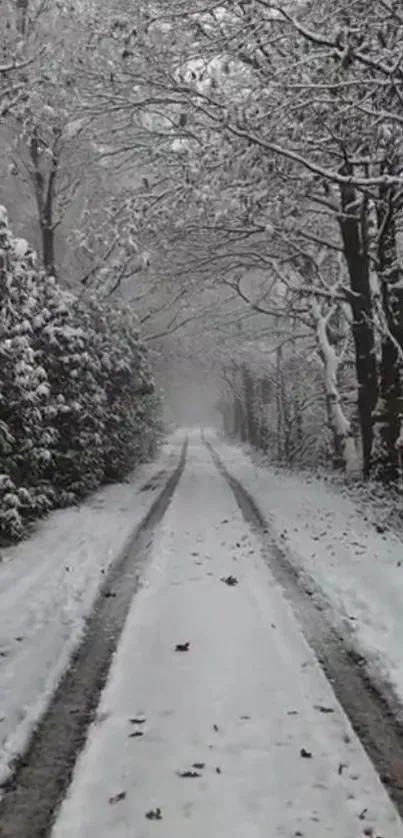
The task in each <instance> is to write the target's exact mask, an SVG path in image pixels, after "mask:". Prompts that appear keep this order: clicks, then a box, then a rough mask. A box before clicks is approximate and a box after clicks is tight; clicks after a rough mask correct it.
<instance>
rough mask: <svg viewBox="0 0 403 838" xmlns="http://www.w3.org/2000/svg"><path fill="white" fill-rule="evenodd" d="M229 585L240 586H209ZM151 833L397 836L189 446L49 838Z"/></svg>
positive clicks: (219, 487)
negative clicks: (231, 581)
mask: <svg viewBox="0 0 403 838" xmlns="http://www.w3.org/2000/svg"><path fill="white" fill-rule="evenodd" d="M229 574H233V575H234V576H236V577H237V579H238V580H239V583H238V584H237V585H234V586H233V587H231V586H228V585H227V584H224V583H223V582H222V581H221V578H222V577H224V576H225V577H227V576H228V575H229ZM185 643H189V644H190V646H189V650H188V651H175V647H176V644H185ZM325 710H328V711H329V710H330V711H333V712H325ZM138 734H142V735H138ZM187 771H196V772H197V774H199V775H200V776H196V777H182V776H180V774H181V773H182V772H187ZM159 810H160V812H159ZM154 835H158V836H159V838H181V836H192V838H206V836H211V838H263V837H264V838H269V836H270V837H271V836H273V837H274V836H287V838H288V836H306V837H307V838H324V836H327V835H334V836H337V838H356V836H357V838H358V836H362V835H373V836H374V837H375V836H382V838H398V836H399V838H403V826H402V823H401V821H400V820H399V818H398V817H397V815H396V813H395V810H394V808H393V807H392V804H391V803H390V802H389V800H388V798H387V796H386V793H385V791H384V789H383V787H382V785H381V783H380V781H379V779H378V777H377V775H376V773H375V771H374V769H373V767H372V766H371V764H370V763H369V761H368V758H367V757H366V755H365V753H364V751H363V749H362V747H361V745H360V744H359V742H358V740H357V739H356V737H355V736H354V734H353V733H352V730H351V727H350V725H349V722H348V721H347V719H346V717H345V715H344V713H343V712H342V710H341V709H340V707H339V706H338V705H337V703H336V700H335V697H334V695H333V692H332V690H331V687H330V686H329V684H328V682H327V681H326V679H325V677H324V675H323V674H322V672H321V670H320V667H319V665H318V664H317V662H316V661H315V658H314V656H313V654H312V653H311V651H310V649H309V648H308V646H307V644H306V642H305V640H304V638H303V637H302V634H301V631H300V629H299V626H298V625H297V623H296V620H295V618H294V616H293V614H292V612H291V610H290V607H289V605H288V604H287V603H286V602H285V600H284V598H283V595H282V593H281V591H280V589H279V588H278V587H277V586H276V584H275V582H274V580H273V578H272V576H271V574H270V571H269V570H268V568H267V567H266V566H265V564H264V561H263V558H262V556H261V553H260V548H259V543H258V541H257V539H256V538H255V536H254V535H253V534H252V533H251V531H250V530H249V528H248V526H247V525H246V524H245V523H244V522H243V520H242V518H241V513H240V512H239V510H238V507H237V506H236V503H235V500H234V499H233V496H232V494H231V491H230V489H229V488H228V486H227V485H226V483H225V481H224V479H223V478H222V477H221V476H220V475H219V473H218V472H217V470H216V468H215V466H214V465H213V463H212V460H211V457H210V454H209V452H208V450H207V449H206V447H204V446H203V445H202V443H201V442H200V441H196V440H194V439H193V440H191V444H190V446H189V451H188V462H187V466H186V469H185V473H184V475H183V477H182V480H181V482H180V484H179V486H178V488H177V490H176V494H175V496H174V499H173V501H172V504H171V506H170V508H169V510H168V512H167V514H166V516H165V519H164V521H163V523H162V525H161V526H160V529H159V531H158V533H157V535H156V537H155V540H154V547H153V551H152V558H151V561H150V565H149V567H148V571H147V575H146V579H145V580H144V585H143V587H142V590H141V591H140V593H139V594H138V596H137V597H136V598H135V600H134V602H133V604H132V608H131V611H130V613H129V617H128V620H127V623H126V626H125V629H124V632H123V635H122V638H121V643H120V645H119V648H118V651H117V653H116V655H115V659H114V662H113V665H112V668H111V672H110V676H109V681H108V683H107V686H106V688H105V691H104V693H103V696H102V699H101V703H100V706H99V709H98V714H97V718H96V720H95V722H94V724H93V726H92V727H91V729H90V732H89V737H88V741H87V745H86V747H85V749H84V751H83V753H82V755H81V757H80V758H79V760H78V763H77V766H76V770H75V773H74V777H73V782H72V785H71V788H70V791H69V794H68V796H67V798H66V800H65V802H64V804H63V806H62V808H61V811H60V813H59V816H58V819H57V822H56V824H55V826H54V830H53V833H52V838H71V836H74V838H84V836H85V838H103V837H104V838H106V837H107V836H108V838H129V836H130V838H150V836H154Z"/></svg>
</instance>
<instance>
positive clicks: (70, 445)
mask: <svg viewBox="0 0 403 838" xmlns="http://www.w3.org/2000/svg"><path fill="white" fill-rule="evenodd" d="M157 412H158V398H157V396H156V395H155V394H154V384H153V379H152V375H151V370H150V366H149V363H148V360H147V355H146V351H145V348H144V346H143V344H142V342H141V340H140V338H139V335H138V332H137V329H136V323H135V319H134V315H133V313H132V312H131V311H130V310H129V309H126V308H124V307H120V308H119V309H113V308H111V307H110V306H109V307H108V308H107V307H106V306H105V307H102V306H101V305H99V304H95V303H88V302H87V303H85V304H84V303H83V302H81V301H79V300H78V299H77V298H75V297H74V296H73V295H72V294H68V293H66V292H65V291H63V290H62V289H61V288H60V287H59V286H58V284H57V283H56V281H55V280H54V279H53V278H52V277H49V276H48V275H47V274H46V273H45V272H44V271H42V270H40V269H38V268H37V267H36V259H35V254H34V253H33V251H32V250H31V249H30V248H29V246H28V245H27V244H26V243H24V242H22V241H21V239H14V238H13V236H12V234H11V231H10V229H9V226H8V220H7V213H6V211H5V210H4V208H1V210H0V536H1V537H3V538H6V539H8V538H18V537H20V536H21V535H23V534H24V532H25V530H26V527H27V524H28V523H29V522H30V521H31V520H32V519H34V518H36V517H38V516H39V515H41V514H43V513H45V512H46V511H48V510H49V509H51V508H52V507H55V506H60V505H65V504H67V503H72V502H74V501H76V500H77V499H79V498H81V497H83V496H85V495H86V494H87V493H88V492H90V491H92V490H94V489H95V488H96V487H97V486H99V485H100V484H102V483H103V482H105V481H110V480H118V479H120V478H121V477H122V476H124V475H125V474H126V473H127V472H128V471H130V470H131V469H132V468H133V467H134V466H135V465H136V463H138V462H139V461H141V460H142V459H144V458H145V457H147V456H148V454H149V453H150V450H151V449H152V447H153V445H154V441H155V439H156V438H157V436H158V421H157V419H156V418H155V416H156V414H157Z"/></svg>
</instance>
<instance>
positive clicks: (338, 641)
mask: <svg viewBox="0 0 403 838" xmlns="http://www.w3.org/2000/svg"><path fill="white" fill-rule="evenodd" d="M203 441H204V442H205V445H206V446H207V448H208V449H209V451H210V453H211V456H212V458H213V462H214V463H215V465H216V466H217V468H218V470H219V472H220V474H222V476H223V477H224V478H225V479H226V481H227V483H228V485H229V486H230V488H231V489H232V492H233V494H234V497H235V500H236V502H237V504H238V506H239V508H240V510H241V512H242V514H243V516H244V518H245V520H246V521H247V522H248V523H249V524H251V525H252V526H253V528H254V529H255V530H256V531H257V532H258V533H259V534H260V536H261V538H262V541H263V546H264V550H265V554H266V557H267V563H268V565H269V566H270V570H271V572H272V573H273V576H274V577H275V579H276V581H277V582H279V583H280V585H281V587H282V588H283V591H284V595H285V597H286V599H287V600H288V601H289V602H290V604H291V606H292V608H293V611H294V613H295V614H296V617H297V619H298V621H299V624H300V626H301V629H302V631H303V633H304V635H305V637H306V639H307V641H308V643H309V645H310V646H311V648H312V650H313V651H314V653H315V655H316V657H317V659H318V661H319V663H320V665H321V667H322V669H323V671H324V673H325V675H326V677H327V679H328V681H329V682H330V683H331V685H332V688H333V690H334V693H335V695H336V697H337V699H338V701H339V702H340V704H341V705H342V707H343V709H344V711H345V713H346V714H347V716H348V717H349V719H350V722H351V725H352V727H353V729H354V731H355V733H356V734H357V736H358V738H359V739H360V741H361V743H362V745H363V747H364V748H365V750H366V752H367V754H368V756H369V758H370V760H371V762H372V764H373V765H374V767H375V770H376V771H377V773H378V775H379V777H380V779H381V781H382V783H383V785H384V786H385V788H386V790H387V792H388V794H389V797H390V798H391V800H392V801H393V803H394V804H395V806H396V808H397V810H398V812H399V814H400V816H401V817H402V818H403V723H402V721H401V720H400V719H399V718H398V714H399V709H400V713H401V708H399V707H398V706H397V702H396V699H395V697H394V696H392V695H390V696H388V695H384V694H383V693H381V691H380V689H379V688H378V687H377V685H376V684H374V683H373V682H372V681H371V679H370V678H369V676H368V674H367V673H366V672H365V670H364V668H363V666H362V659H361V658H360V656H359V654H357V653H356V652H354V650H352V649H351V646H349V644H348V643H347V642H346V639H345V638H343V637H342V636H341V635H340V634H339V633H338V632H337V631H336V630H335V629H334V628H333V626H332V625H331V623H330V621H329V620H328V619H327V617H326V615H325V613H324V611H323V610H318V605H317V604H316V605H315V600H314V599H313V597H312V594H313V593H314V591H313V590H312V588H313V587H314V583H312V585H311V584H310V586H309V588H308V587H307V586H306V584H305V585H304V581H303V579H302V577H301V574H300V572H299V569H298V568H297V567H296V566H295V565H294V564H293V563H292V562H291V561H290V560H289V559H288V557H287V555H286V553H285V552H284V551H283V550H282V549H281V548H280V547H279V546H278V544H277V542H276V541H275V539H274V537H273V536H271V534H270V527H269V525H268V523H267V521H266V520H265V518H264V516H263V514H262V512H261V511H260V509H259V507H258V505H257V503H256V501H255V500H254V499H253V498H252V496H251V495H250V494H249V492H247V491H246V489H244V487H243V486H242V484H241V483H240V482H239V481H238V480H237V479H236V478H235V477H233V475H231V474H230V472H229V471H228V470H227V468H226V466H225V465H224V463H223V462H222V460H221V458H220V456H219V454H218V453H217V452H216V451H215V449H214V448H213V446H212V445H211V444H210V443H209V442H208V441H207V440H206V439H205V438H204V437H203ZM318 593H320V592H319V591H318ZM320 608H321V606H319V609H320Z"/></svg>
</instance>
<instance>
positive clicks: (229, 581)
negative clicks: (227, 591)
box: [220, 574, 238, 587]
mask: <svg viewBox="0 0 403 838" xmlns="http://www.w3.org/2000/svg"><path fill="white" fill-rule="evenodd" d="M220 581H221V582H225V584H226V585H229V586H230V587H232V586H233V585H237V584H238V579H237V578H236V576H232V575H231V574H230V575H229V576H222V577H221V580H220Z"/></svg>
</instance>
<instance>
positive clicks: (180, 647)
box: [175, 641, 190, 652]
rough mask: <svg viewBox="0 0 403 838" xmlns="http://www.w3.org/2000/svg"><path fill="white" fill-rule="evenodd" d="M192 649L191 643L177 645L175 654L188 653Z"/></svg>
mask: <svg viewBox="0 0 403 838" xmlns="http://www.w3.org/2000/svg"><path fill="white" fill-rule="evenodd" d="M189 647H190V643H189V641H188V642H187V643H177V644H176V646H175V652H188V651H189Z"/></svg>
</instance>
